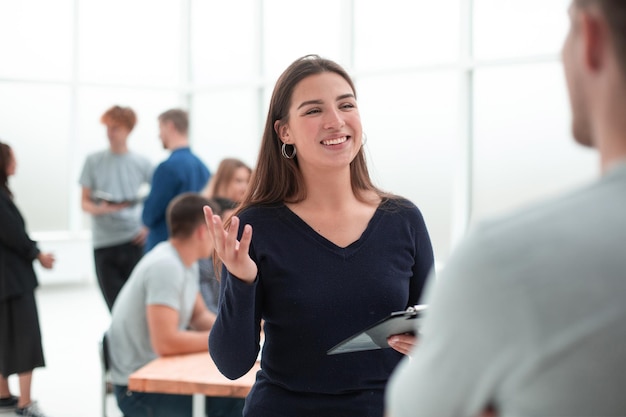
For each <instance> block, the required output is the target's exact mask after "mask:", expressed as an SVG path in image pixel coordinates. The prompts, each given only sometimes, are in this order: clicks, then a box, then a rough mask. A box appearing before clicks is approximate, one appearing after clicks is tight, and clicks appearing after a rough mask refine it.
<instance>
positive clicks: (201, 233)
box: [194, 224, 209, 240]
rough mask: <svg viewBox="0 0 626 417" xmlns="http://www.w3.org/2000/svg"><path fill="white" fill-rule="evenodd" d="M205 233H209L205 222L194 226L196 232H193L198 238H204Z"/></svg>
mask: <svg viewBox="0 0 626 417" xmlns="http://www.w3.org/2000/svg"><path fill="white" fill-rule="evenodd" d="M207 233H209V229H208V228H207V226H206V224H200V225H198V227H196V232H195V233H194V234H195V236H196V238H198V239H199V240H204V238H205V235H206V234H207Z"/></svg>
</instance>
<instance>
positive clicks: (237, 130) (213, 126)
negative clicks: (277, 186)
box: [191, 89, 261, 173]
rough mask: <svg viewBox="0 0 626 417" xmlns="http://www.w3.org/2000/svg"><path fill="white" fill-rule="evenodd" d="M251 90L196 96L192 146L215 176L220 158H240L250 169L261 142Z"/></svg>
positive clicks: (215, 92) (255, 95)
mask: <svg viewBox="0 0 626 417" xmlns="http://www.w3.org/2000/svg"><path fill="white" fill-rule="evenodd" d="M257 96H258V94H257V92H256V90H253V89H241V90H228V91H213V92H209V93H202V94H197V95H196V96H195V98H194V101H193V111H192V116H193V117H192V123H191V128H192V135H193V144H192V147H193V149H194V151H195V153H196V154H197V155H198V156H199V157H200V158H201V159H202V160H203V161H204V162H205V163H206V164H207V165H208V166H209V169H210V170H211V172H212V173H215V171H216V170H217V166H218V165H219V163H220V161H221V160H222V159H223V158H227V157H233V158H239V159H241V160H242V161H244V162H246V163H247V164H248V165H250V166H251V167H253V166H254V165H255V164H256V158H257V154H258V150H259V145H260V143H261V130H260V127H259V126H260V122H259V120H258V117H257V114H258V112H259V110H258V104H257V103H258V97H257Z"/></svg>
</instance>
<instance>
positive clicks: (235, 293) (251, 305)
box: [209, 268, 261, 379]
mask: <svg viewBox="0 0 626 417" xmlns="http://www.w3.org/2000/svg"><path fill="white" fill-rule="evenodd" d="M260 285H261V284H260V282H259V277H257V279H256V280H255V281H254V283H252V284H247V283H245V282H243V281H241V280H240V279H239V278H237V277H235V276H233V275H232V274H230V272H228V270H227V269H226V268H224V269H223V272H222V281H221V283H220V298H219V307H218V310H217V318H216V320H215V324H214V325H213V328H212V329H211V333H210V334H209V353H210V354H211V358H213V361H214V362H215V364H216V365H217V367H218V369H219V370H220V372H221V373H222V374H224V375H225V376H226V377H227V378H230V379H237V378H239V377H241V376H243V375H245V374H246V373H247V372H248V371H249V370H250V369H251V368H252V366H253V365H254V363H255V362H256V358H257V356H258V354H259V349H260V347H259V342H260V331H261V328H260V322H261V308H260V304H261V303H260V300H259V296H258V294H259V290H260V288H259V287H260Z"/></svg>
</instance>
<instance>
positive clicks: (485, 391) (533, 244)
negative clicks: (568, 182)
mask: <svg viewBox="0 0 626 417" xmlns="http://www.w3.org/2000/svg"><path fill="white" fill-rule="evenodd" d="M625 238H626V162H625V163H622V164H621V165H618V166H615V167H613V168H612V169H611V170H609V171H608V172H607V173H605V174H604V176H603V177H602V178H601V179H600V180H598V181H596V182H594V183H593V184H591V185H589V186H587V187H584V188H582V189H580V190H578V191H576V192H572V193H569V194H567V195H565V196H563V197H560V198H558V199H555V200H553V201H550V202H547V203H543V204H539V205H536V206H533V207H528V208H525V209H524V210H519V211H517V212H515V213H513V214H512V215H509V216H506V217H505V218H503V219H499V220H494V221H490V222H486V223H484V224H482V225H481V226H480V227H478V228H477V229H476V230H475V231H474V232H473V233H471V235H470V236H469V237H468V238H467V239H466V240H465V241H464V242H463V243H462V244H461V245H460V246H459V248H458V249H457V250H456V251H455V253H454V254H453V255H452V256H451V258H450V260H449V261H448V262H447V264H446V266H445V268H443V270H442V271H441V272H440V273H439V274H438V279H437V281H435V282H434V283H433V282H432V281H431V284H430V286H429V288H428V291H427V294H426V303H428V304H429V311H428V313H427V314H426V317H425V319H424V322H423V327H422V336H421V337H420V340H419V342H418V345H417V347H416V349H415V352H414V354H413V358H412V360H404V362H403V363H402V364H401V365H400V366H399V368H398V370H397V372H396V374H394V375H393V378H392V379H391V381H390V383H389V387H388V391H387V392H388V398H387V399H388V408H389V413H390V415H393V416H394V417H408V416H411V417H416V416H428V417H432V416H437V417H452V416H454V417H469V416H476V415H478V414H480V413H481V412H482V411H483V410H484V409H485V408H486V407H487V406H488V405H493V407H494V408H495V409H496V414H497V415H498V416H500V417H508V416H511V417H512V416H516V417H519V416H526V417H532V416H542V417H545V416H568V417H572V416H585V417H587V416H624V415H626V395H624V387H626V359H625V358H624V346H626V303H625V302H624V296H625V295H626V250H625V249H624V241H625Z"/></svg>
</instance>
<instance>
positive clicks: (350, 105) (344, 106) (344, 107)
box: [339, 103, 356, 109]
mask: <svg viewBox="0 0 626 417" xmlns="http://www.w3.org/2000/svg"><path fill="white" fill-rule="evenodd" d="M339 107H340V108H342V109H353V108H355V107H356V106H355V105H354V104H353V103H344V104H342V105H341V106H339Z"/></svg>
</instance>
